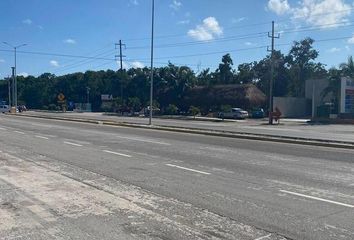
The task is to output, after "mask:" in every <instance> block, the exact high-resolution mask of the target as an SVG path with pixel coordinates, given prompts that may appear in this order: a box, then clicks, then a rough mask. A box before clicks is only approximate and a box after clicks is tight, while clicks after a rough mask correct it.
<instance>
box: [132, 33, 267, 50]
mask: <svg viewBox="0 0 354 240" xmlns="http://www.w3.org/2000/svg"><path fill="white" fill-rule="evenodd" d="M266 33H267V32H258V33H250V34H244V35H235V36H230V37H224V38H219V39H214V40H210V41H188V42H179V43H170V44H161V45H157V46H156V47H155V48H169V47H180V46H192V45H199V44H211V43H219V42H226V41H233V40H241V39H251V38H259V37H264V36H265V35H264V34H266ZM146 48H149V46H136V47H130V48H128V50H132V49H146Z"/></svg>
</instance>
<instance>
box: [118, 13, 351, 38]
mask: <svg viewBox="0 0 354 240" xmlns="http://www.w3.org/2000/svg"><path fill="white" fill-rule="evenodd" d="M353 9H354V7H350V8H347V9H346V10H340V11H328V12H323V13H318V14H307V16H294V17H292V18H290V19H289V18H287V19H283V20H278V21H277V22H291V21H293V20H294V19H306V18H307V17H314V16H323V15H329V14H336V13H342V12H350V11H351V10H353ZM270 23H271V21H264V22H258V23H253V24H244V25H238V26H230V27H225V28H223V29H224V30H227V29H235V28H237V29H242V28H247V27H254V26H261V25H268V24H270ZM317 26H319V25H317ZM178 37H186V34H185V33H181V34H171V35H159V36H156V37H155V38H156V39H168V38H178ZM124 40H125V41H142V40H150V37H141V38H127V39H124Z"/></svg>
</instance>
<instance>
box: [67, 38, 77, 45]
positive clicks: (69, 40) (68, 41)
mask: <svg viewBox="0 0 354 240" xmlns="http://www.w3.org/2000/svg"><path fill="white" fill-rule="evenodd" d="M64 43H67V44H76V41H75V40H74V39H72V38H68V39H65V40H64Z"/></svg>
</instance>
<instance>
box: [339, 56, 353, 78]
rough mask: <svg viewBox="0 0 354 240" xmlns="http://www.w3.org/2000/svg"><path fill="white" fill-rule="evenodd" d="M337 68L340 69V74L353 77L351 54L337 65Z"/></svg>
mask: <svg viewBox="0 0 354 240" xmlns="http://www.w3.org/2000/svg"><path fill="white" fill-rule="evenodd" d="M339 69H340V70H341V71H342V75H343V76H344V77H350V78H352V79H354V61H353V56H350V57H349V58H348V61H347V62H346V63H342V64H340V65H339Z"/></svg>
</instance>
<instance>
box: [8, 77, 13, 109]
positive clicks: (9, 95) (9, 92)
mask: <svg viewBox="0 0 354 240" xmlns="http://www.w3.org/2000/svg"><path fill="white" fill-rule="evenodd" d="M7 87H8V94H7V95H8V97H9V100H8V101H9V102H8V104H9V107H10V108H11V102H12V101H11V78H10V76H9V75H8V76H7Z"/></svg>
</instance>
